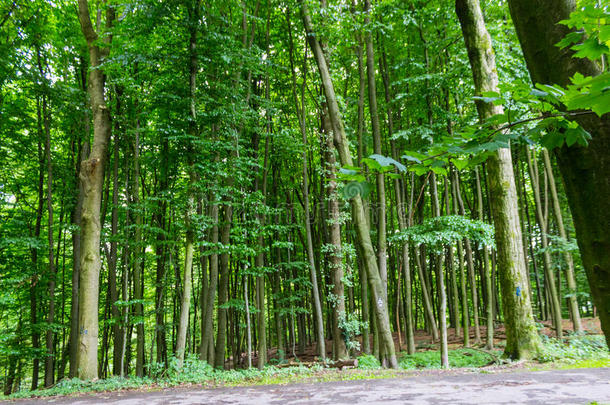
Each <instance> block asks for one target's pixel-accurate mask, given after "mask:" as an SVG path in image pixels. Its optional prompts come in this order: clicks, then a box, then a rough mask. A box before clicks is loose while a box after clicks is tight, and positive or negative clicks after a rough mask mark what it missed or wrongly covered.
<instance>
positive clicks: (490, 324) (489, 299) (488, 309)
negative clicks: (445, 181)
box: [474, 168, 529, 350]
mask: <svg viewBox="0 0 610 405" xmlns="http://www.w3.org/2000/svg"><path fill="white" fill-rule="evenodd" d="M474 174H475V178H476V184H477V208H478V217H479V221H483V220H484V218H483V192H482V190H481V179H480V178H479V169H478V168H475V172H474ZM522 240H523V239H522ZM483 269H484V271H485V277H484V278H485V292H486V293H485V298H486V302H485V315H486V317H487V334H486V337H487V339H486V343H485V348H486V349H487V350H491V349H493V346H494V311H493V285H492V284H491V268H490V266H489V251H488V250H487V247H486V246H483ZM528 285H529V283H528Z"/></svg>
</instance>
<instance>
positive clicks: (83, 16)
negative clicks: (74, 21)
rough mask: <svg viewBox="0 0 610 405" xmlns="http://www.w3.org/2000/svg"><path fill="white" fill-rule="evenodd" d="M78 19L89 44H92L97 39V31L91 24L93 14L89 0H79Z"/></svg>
mask: <svg viewBox="0 0 610 405" xmlns="http://www.w3.org/2000/svg"><path fill="white" fill-rule="evenodd" d="M78 20H79V21H80V26H81V29H82V31H83V35H84V36H85V39H86V40H87V44H89V45H91V44H92V43H93V42H95V41H96V40H97V33H96V32H95V30H94V29H93V25H92V24H91V15H90V14H89V4H88V1H87V0H78Z"/></svg>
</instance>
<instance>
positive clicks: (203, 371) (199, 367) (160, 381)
mask: <svg viewBox="0 0 610 405" xmlns="http://www.w3.org/2000/svg"><path fill="white" fill-rule="evenodd" d="M322 368H323V367H322V366H321V365H315V366H313V367H305V366H294V367H285V368H278V367H275V366H266V367H265V368H263V369H262V370H259V369H257V368H251V369H241V370H218V369H214V368H213V367H212V366H211V365H209V364H208V363H206V362H205V361H201V360H199V359H198V358H197V356H196V355H191V356H189V357H187V358H186V359H185V360H184V365H183V366H182V367H179V363H178V361H177V360H176V359H171V360H170V362H169V367H168V368H167V369H165V368H164V367H163V366H162V365H161V364H152V365H151V366H149V369H148V370H149V376H148V377H144V378H139V377H129V378H123V377H110V378H107V379H104V380H97V381H82V380H79V379H78V378H72V379H65V380H62V381H60V382H58V383H57V384H56V385H55V386H53V387H51V388H49V389H44V390H36V391H18V392H16V393H14V394H12V395H11V396H9V397H8V398H29V397H48V396H54V395H69V394H73V393H77V392H100V391H116V390H123V389H140V388H145V387H154V386H159V387H168V386H174V385H180V384H206V385H209V386H214V385H235V384H240V383H245V382H256V383H257V384H271V383H275V382H282V381H287V380H288V381H289V380H290V379H291V378H292V377H306V376H310V375H313V374H314V373H316V372H318V371H320V370H322ZM1 398H2V397H1V396H0V399H1ZM4 398H6V397H4Z"/></svg>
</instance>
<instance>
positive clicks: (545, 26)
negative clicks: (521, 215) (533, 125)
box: [509, 0, 610, 344]
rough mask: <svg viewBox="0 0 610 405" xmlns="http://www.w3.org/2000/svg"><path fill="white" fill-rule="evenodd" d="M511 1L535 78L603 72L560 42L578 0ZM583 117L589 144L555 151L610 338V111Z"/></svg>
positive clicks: (561, 79)
mask: <svg viewBox="0 0 610 405" xmlns="http://www.w3.org/2000/svg"><path fill="white" fill-rule="evenodd" d="M509 7H510V13H511V16H512V19H513V22H514V24H515V28H516V30H517V36H518V38H519V42H520V43H521V48H522V49H523V55H524V57H525V61H526V63H527V67H528V69H529V71H530V76H531V78H532V81H534V82H535V83H545V84H559V85H562V86H565V85H567V84H569V82H570V78H571V77H572V76H573V75H574V74H575V73H576V72H580V73H581V74H583V75H585V76H597V75H598V74H600V73H601V70H600V68H599V66H597V64H596V63H595V62H593V61H590V60H588V59H577V58H573V51H571V50H568V49H563V50H562V49H560V48H558V47H557V46H556V44H557V42H559V41H560V40H561V39H563V37H564V36H565V35H566V34H568V33H569V32H570V31H571V30H570V29H569V28H568V27H567V26H565V25H562V24H558V22H559V21H561V20H564V19H567V18H568V17H569V15H570V13H571V12H572V11H574V10H575V9H576V2H575V1H574V0H545V1H542V0H510V1H509ZM578 122H579V124H580V125H582V126H583V128H584V129H586V130H587V131H588V132H589V133H590V134H591V136H592V139H591V141H590V142H589V145H588V146H587V147H582V146H576V145H575V146H572V147H567V146H564V147H562V148H560V149H559V150H557V151H556V152H555V153H556V156H557V161H558V165H559V168H560V171H561V176H562V178H563V182H564V185H565V191H566V195H567V197H568V204H569V206H570V210H571V212H572V217H573V219H574V227H575V229H576V239H577V241H578V247H579V248H580V253H581V257H582V262H583V265H584V268H585V271H586V273H587V278H588V280H589V286H590V288H591V296H592V297H593V302H594V303H595V306H596V307H597V309H598V310H599V312H598V313H599V318H600V321H601V326H602V330H603V331H604V334H605V335H606V341H607V342H608V344H610V256H609V255H608V251H610V233H609V232H608V224H609V223H610V198H608V196H609V195H610V184H609V183H608V181H607V180H608V178H610V155H609V154H608V153H607V152H608V150H610V115H609V114H605V115H604V116H602V117H597V116H594V115H593V114H590V115H586V116H584V115H583V116H581V117H580V118H578Z"/></svg>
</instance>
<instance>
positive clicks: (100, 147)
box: [77, 0, 114, 380]
mask: <svg viewBox="0 0 610 405" xmlns="http://www.w3.org/2000/svg"><path fill="white" fill-rule="evenodd" d="M78 17H79V21H80V25H81V29H82V32H83V35H84V37H85V39H86V40H87V46H88V50H89V59H90V62H89V64H90V66H91V69H90V71H89V89H88V90H89V98H90V103H91V110H92V112H93V145H92V146H91V153H90V154H89V157H88V159H86V160H84V161H83V162H82V165H81V172H80V179H81V182H82V184H83V190H84V195H83V210H82V221H81V257H80V260H81V271H80V280H79V289H80V291H79V302H78V305H79V311H78V318H79V322H78V324H79V337H78V346H79V347H78V353H77V364H78V366H77V374H78V377H79V378H80V379H82V380H94V379H96V378H97V343H98V342H97V340H98V299H99V298H98V294H99V275H100V267H101V260H100V234H101V224H100V205H101V199H102V185H103V181H104V166H105V162H106V154H107V149H108V141H109V138H110V132H111V130H110V111H109V110H108V107H107V106H106V100H105V96H104V73H103V69H102V68H101V67H100V64H101V62H102V60H103V59H104V57H105V56H106V54H107V52H108V49H109V48H107V47H104V48H101V47H100V46H99V45H98V42H97V41H98V34H97V33H96V32H95V30H94V29H93V25H92V24H91V17H90V15H89V5H88V2H87V0H78ZM113 20H114V8H113V7H108V8H107V10H106V26H107V27H110V26H111V25H112V22H113ZM104 42H105V43H106V45H109V44H110V42H111V37H110V36H104Z"/></svg>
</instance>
